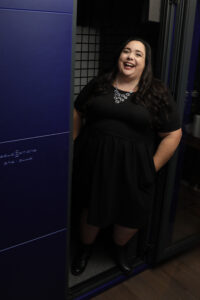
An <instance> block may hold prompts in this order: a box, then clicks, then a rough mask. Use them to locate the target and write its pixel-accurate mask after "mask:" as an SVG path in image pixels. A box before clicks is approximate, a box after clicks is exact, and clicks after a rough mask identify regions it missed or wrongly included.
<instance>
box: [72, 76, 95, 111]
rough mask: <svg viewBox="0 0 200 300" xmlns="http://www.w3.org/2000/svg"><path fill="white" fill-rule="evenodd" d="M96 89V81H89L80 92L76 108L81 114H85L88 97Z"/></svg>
mask: <svg viewBox="0 0 200 300" xmlns="http://www.w3.org/2000/svg"><path fill="white" fill-rule="evenodd" d="M93 87H94V79H92V80H91V81H89V83H88V84H87V85H86V86H85V87H84V88H83V89H82V90H81V91H80V93H79V95H78V96H77V98H76V100H75V102H74V107H75V109H76V110H77V111H79V112H81V113H83V114H84V113H85V108H86V103H87V100H88V97H89V96H90V95H91V92H92V90H93Z"/></svg>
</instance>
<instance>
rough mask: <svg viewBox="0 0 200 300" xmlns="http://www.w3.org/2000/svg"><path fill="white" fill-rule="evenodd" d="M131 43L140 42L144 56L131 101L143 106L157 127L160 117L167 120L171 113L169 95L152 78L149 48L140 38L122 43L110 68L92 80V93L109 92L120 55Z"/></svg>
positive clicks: (164, 88)
mask: <svg viewBox="0 0 200 300" xmlns="http://www.w3.org/2000/svg"><path fill="white" fill-rule="evenodd" d="M131 41H139V42H141V43H142V44H143V45H144V47H145V54H146V56H145V67H144V70H143V72H142V75H141V78H140V81H139V85H138V90H137V92H136V93H134V94H133V95H132V98H131V100H132V102H134V103H136V104H140V105H143V106H145V107H146V108H147V109H148V111H149V112H150V113H151V116H152V121H153V123H155V124H157V125H159V124H160V123H161V116H162V117H163V116H164V117H166V118H168V114H169V113H170V111H171V107H170V104H169V101H168V99H169V95H170V93H169V90H168V89H167V87H166V86H165V85H164V84H163V83H162V82H161V81H160V80H158V79H156V78H155V77H154V76H153V71H152V57H151V47H150V45H149V44H148V43H147V42H146V41H144V40H143V39H141V38H137V37H133V38H129V39H128V40H127V41H126V42H125V43H123V45H122V46H121V47H120V48H119V50H118V52H117V54H116V55H115V56H114V60H113V63H112V65H111V67H110V68H109V69H108V70H106V72H105V71H104V73H101V74H99V76H98V77H96V78H95V79H94V81H93V82H94V86H93V93H94V94H100V93H102V94H103V93H107V92H108V91H109V90H110V87H111V85H112V83H113V81H114V80H115V78H116V76H117V73H118V59H119V57H120V54H121V52H122V50H123V49H124V48H125V46H126V45H127V44H128V43H129V42H131Z"/></svg>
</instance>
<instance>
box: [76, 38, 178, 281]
mask: <svg viewBox="0 0 200 300" xmlns="http://www.w3.org/2000/svg"><path fill="white" fill-rule="evenodd" d="M73 133H74V140H75V145H74V151H75V152H74V178H73V181H74V184H73V186H74V188H73V190H74V194H75V197H76V199H79V201H80V202H81V205H82V215H81V226H80V235H81V238H80V239H81V245H80V247H79V250H78V253H77V256H76V257H75V259H74V261H73V263H72V270H71V271H72V274H74V275H79V274H81V273H82V272H83V271H84V269H85V267H86V265H87V262H88V259H89V257H90V254H91V249H92V244H93V243H94V241H95V238H96V236H97V234H98V232H99V230H100V229H101V228H103V227H106V226H108V225H111V224H113V225H114V229H113V239H114V243H115V244H116V251H115V258H116V261H117V264H118V265H119V267H120V268H121V270H122V271H123V272H125V273H126V274H128V273H130V271H131V266H130V265H129V262H128V260H127V257H126V254H125V250H126V247H127V245H128V241H129V240H130V239H131V238H132V237H133V236H134V235H135V234H136V232H137V231H138V229H139V228H141V227H143V226H145V224H147V222H148V217H149V214H150V212H151V207H152V200H153V191H154V182H155V177H156V172H157V171H159V170H160V168H162V167H163V166H164V165H165V164H166V162H167V161H168V160H169V159H170V158H171V156H172V155H173V153H174V151H175V150H176V148H177V146H178V144H179V142H180V139H181V129H180V124H179V118H178V116H177V113H176V109H175V104H174V102H173V100H172V98H171V96H170V93H169V92H168V90H167V88H165V86H164V85H163V84H162V83H161V82H160V81H159V80H157V79H155V78H154V77H153V74H152V67H151V49H150V46H149V45H148V43H146V42H145V41H143V40H141V39H129V40H128V41H127V42H126V43H125V45H124V46H123V47H122V50H121V51H120V55H119V56H118V59H117V63H116V64H115V66H114V68H113V69H112V71H111V72H109V73H106V74H104V75H103V76H99V77H97V78H95V79H94V80H92V81H91V82H90V83H89V84H88V85H87V86H86V87H85V88H84V89H83V90H82V92H81V93H80V95H79V96H78V98H77V99H76V101H75V109H74V132H73ZM157 135H158V136H159V137H160V138H161V141H160V143H159V145H158V147H157V149H155V139H156V136H157Z"/></svg>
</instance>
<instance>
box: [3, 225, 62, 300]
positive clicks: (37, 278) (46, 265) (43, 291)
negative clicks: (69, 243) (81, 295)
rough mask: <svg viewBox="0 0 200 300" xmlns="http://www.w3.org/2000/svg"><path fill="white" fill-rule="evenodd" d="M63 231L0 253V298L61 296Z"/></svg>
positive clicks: (32, 299)
mask: <svg viewBox="0 0 200 300" xmlns="http://www.w3.org/2000/svg"><path fill="white" fill-rule="evenodd" d="M65 256H66V231H63V232H60V233H57V234H53V235H51V236H49V237H46V238H43V239H39V240H37V241H34V242H31V243H27V244H25V245H23V246H20V247H15V248H13V249H10V250H7V251H4V252H2V253H0V266H1V268H0V282H1V288H0V299H2V300H64V299H65V297H64V293H65V286H66V278H65V275H66V274H65V273H66V272H65Z"/></svg>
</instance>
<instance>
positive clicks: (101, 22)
mask: <svg viewBox="0 0 200 300" xmlns="http://www.w3.org/2000/svg"><path fill="white" fill-rule="evenodd" d="M159 2H160V1H159ZM77 4H78V5H77V26H76V46H75V65H74V99H76V97H77V95H78V94H79V92H80V91H81V89H82V88H83V87H84V86H85V85H86V84H87V83H88V82H89V81H90V80H91V79H92V78H93V77H94V76H97V75H98V73H99V72H100V71H103V70H105V69H107V68H108V67H109V63H110V62H111V61H112V59H113V55H114V53H115V52H116V50H117V49H118V47H119V46H120V45H121V43H122V42H123V41H125V40H127V38H129V37H132V36H134V37H135V36H136V37H140V38H143V39H145V40H147V41H148V42H149V44H150V45H151V47H152V56H153V68H154V73H155V72H158V71H159V70H158V69H159V68H158V66H157V53H158V51H159V33H160V6H159V5H157V6H156V7H153V8H151V7H150V1H147V0H139V1H130V0H129V1H126V0H125V1H106V0H101V1H94V0H87V1H85V0H84V1H83V0H78V3H77ZM155 75H156V74H155ZM108 180H109V179H108ZM77 188H78V187H77ZM79 201H81V199H79ZM79 222H80V210H79V208H78V206H77V203H76V204H74V202H73V198H72V201H71V226H70V229H71V238H70V253H71V259H70V261H71V260H72V257H73V255H74V253H75V252H76V248H77V242H78V238H79ZM149 222H150V221H149ZM147 227H148V228H144V229H143V230H142V231H141V232H139V233H138V237H137V244H135V242H134V243H132V245H131V246H130V260H131V253H132V251H131V249H132V250H133V249H135V248H137V253H138V259H136V260H135V259H134V263H133V265H137V264H140V263H141V259H143V257H144V251H145V244H146V242H147V239H148V234H149V226H147ZM111 232H112V228H106V229H104V230H101V232H100V234H99V235H98V238H97V240H96V242H95V249H94V251H93V255H92V257H91V259H90V261H89V263H88V266H87V268H86V270H85V271H84V272H83V274H81V275H79V276H73V275H72V274H71V272H70V268H69V274H68V278H69V287H70V288H71V290H72V291H73V290H74V289H76V290H77V289H79V288H82V286H83V285H84V284H85V283H86V282H87V284H89V282H94V281H97V280H98V279H100V278H104V279H105V278H106V276H110V275H112V274H118V273H119V270H118V269H117V267H116V266H115V263H114V261H113V259H112V255H111V254H112V238H111V236H112V235H111Z"/></svg>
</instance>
